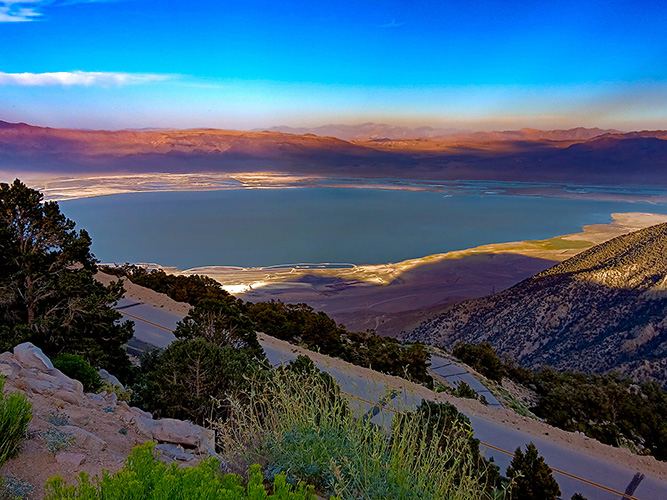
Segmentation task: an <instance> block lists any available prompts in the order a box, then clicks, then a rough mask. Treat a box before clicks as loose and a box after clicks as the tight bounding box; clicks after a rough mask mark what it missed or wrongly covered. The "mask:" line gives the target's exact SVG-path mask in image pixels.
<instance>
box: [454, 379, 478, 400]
mask: <svg viewBox="0 0 667 500" xmlns="http://www.w3.org/2000/svg"><path fill="white" fill-rule="evenodd" d="M452 394H454V396H456V397H458V398H467V399H479V394H477V392H475V389H473V388H472V387H470V386H469V385H468V384H466V383H465V382H461V383H460V384H459V386H458V387H457V388H456V389H455V390H454V392H453V393H452Z"/></svg>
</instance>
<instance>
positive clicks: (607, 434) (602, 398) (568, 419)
mask: <svg viewBox="0 0 667 500" xmlns="http://www.w3.org/2000/svg"><path fill="white" fill-rule="evenodd" d="M453 354H454V355H455V356H457V357H459V359H461V360H462V361H464V362H466V363H467V364H469V365H470V366H472V367H473V368H475V369H476V370H478V371H479V372H480V373H482V374H485V375H486V376H487V377H489V378H492V379H494V376H492V375H493V374H505V376H507V377H508V378H510V379H511V380H513V381H515V382H517V383H520V384H523V385H524V386H527V387H529V388H531V389H533V390H534V391H535V393H536V394H537V403H536V404H535V405H534V406H533V407H531V408H530V411H531V412H532V413H533V414H535V415H536V416H538V417H540V418H543V419H544V420H546V421H547V423H549V424H550V425H553V426H555V427H559V428H561V429H565V430H567V431H572V432H583V433H584V434H586V435H587V436H589V437H591V438H594V439H597V440H598V441H601V442H602V443H605V444H609V445H612V446H628V447H630V448H633V449H634V450H635V451H640V452H644V453H650V454H651V455H653V456H654V457H655V458H657V459H658V460H667V432H665V429H667V391H665V389H664V388H663V387H660V386H659V385H658V384H657V383H655V382H641V383H637V382H635V381H633V380H632V379H630V378H628V377H624V376H620V375H618V374H613V373H611V374H604V375H601V374H586V373H581V372H562V373H559V372H556V371H554V370H552V369H550V368H548V367H546V368H543V369H541V370H539V371H537V372H534V371H531V370H528V369H527V368H523V367H520V366H517V365H516V364H514V363H513V362H511V361H501V360H500V358H499V356H498V355H497V353H496V352H495V351H494V350H493V348H492V347H491V345H490V344H488V343H483V344H480V345H479V346H475V345H472V344H465V343H459V344H457V345H456V347H455V348H454V351H453ZM495 379H496V380H497V378H495Z"/></svg>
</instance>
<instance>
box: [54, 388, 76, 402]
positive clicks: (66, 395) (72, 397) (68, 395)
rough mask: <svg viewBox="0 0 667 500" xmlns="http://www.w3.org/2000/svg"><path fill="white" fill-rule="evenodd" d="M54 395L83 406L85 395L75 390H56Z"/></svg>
mask: <svg viewBox="0 0 667 500" xmlns="http://www.w3.org/2000/svg"><path fill="white" fill-rule="evenodd" d="M53 397H54V398H56V399H59V400H62V401H65V402H67V403H69V404H71V405H74V406H83V397H82V396H81V395H80V394H78V393H76V392H74V391H63V390H60V391H56V392H55V393H54V394H53Z"/></svg>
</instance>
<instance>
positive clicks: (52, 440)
mask: <svg viewBox="0 0 667 500" xmlns="http://www.w3.org/2000/svg"><path fill="white" fill-rule="evenodd" d="M39 437H41V438H42V440H44V442H45V443H46V446H48V447H49V451H50V452H51V453H58V452H59V451H61V450H64V449H65V448H67V447H69V446H70V445H71V444H72V443H73V442H74V435H73V434H72V433H70V432H65V431H63V430H60V429H56V428H55V427H49V428H48V429H47V430H45V431H42V432H40V433H39Z"/></svg>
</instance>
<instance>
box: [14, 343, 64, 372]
mask: <svg viewBox="0 0 667 500" xmlns="http://www.w3.org/2000/svg"><path fill="white" fill-rule="evenodd" d="M14 359H15V360H16V361H17V362H18V363H19V364H20V365H21V366H23V367H24V368H34V369H35V370H37V371H50V370H53V369H54V366H53V363H51V360H50V359H49V358H48V357H47V356H46V354H44V353H43V352H42V350H41V349H40V348H39V347H37V346H35V345H33V344H32V343H30V342H24V343H23V344H19V345H17V346H16V347H14Z"/></svg>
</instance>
